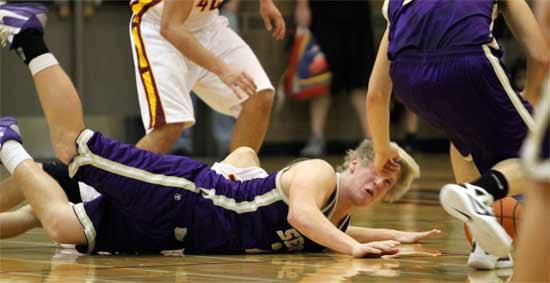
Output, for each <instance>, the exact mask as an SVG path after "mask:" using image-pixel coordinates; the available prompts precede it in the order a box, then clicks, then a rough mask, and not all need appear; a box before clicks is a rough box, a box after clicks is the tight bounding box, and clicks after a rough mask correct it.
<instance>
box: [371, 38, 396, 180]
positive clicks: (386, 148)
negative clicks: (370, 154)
mask: <svg viewBox="0 0 550 283" xmlns="http://www.w3.org/2000/svg"><path fill="white" fill-rule="evenodd" d="M388 44H389V42H388V30H387V29H386V32H385V33H384V36H383V37H382V41H381V42H380V48H379V49H378V54H377V55H376V61H375V62H374V67H373V70H372V74H371V77H370V80H369V89H368V92H367V105H366V108H367V114H368V115H367V121H368V124H369V129H370V131H371V136H372V141H373V145H374V151H375V152H376V155H375V156H376V157H375V166H376V171H377V172H378V173H380V174H382V175H390V174H391V172H392V171H394V170H397V169H398V166H399V165H397V163H396V162H395V161H394V159H397V158H398V156H399V154H398V152H397V150H396V149H395V148H392V147H391V146H390V110H389V108H390V97H391V91H392V87H393V84H392V81H391V78H390V61H389V60H388V55H387V54H388ZM396 166H397V168H396Z"/></svg>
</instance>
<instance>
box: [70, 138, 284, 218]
mask: <svg viewBox="0 0 550 283" xmlns="http://www.w3.org/2000/svg"><path fill="white" fill-rule="evenodd" d="M93 135H94V132H93V131H91V130H89V129H86V130H84V131H82V133H81V134H80V136H79V137H78V139H77V145H78V153H79V155H78V156H76V157H75V159H74V160H73V162H71V164H70V165H69V175H70V176H71V178H72V177H73V176H74V175H75V174H76V172H77V171H78V169H79V168H80V167H81V166H84V165H91V166H93V167H96V168H99V169H101V170H104V171H107V172H110V173H113V174H115V175H119V176H124V177H126V178H129V179H135V180H139V181H142V182H144V183H149V184H155V185H160V186H165V187H173V188H180V189H183V190H187V191H191V192H194V193H200V195H201V196H202V197H203V198H206V199H210V200H212V202H213V204H214V205H216V206H219V207H222V208H224V209H227V210H231V211H233V212H236V213H239V214H241V213H247V212H254V211H256V210H257V209H258V208H260V207H263V206H268V205H270V204H273V203H275V202H277V201H279V200H282V199H283V198H282V196H281V193H280V191H279V190H278V189H277V188H273V189H271V190H270V191H269V192H266V193H264V194H262V195H257V196H256V197H255V198H254V199H253V200H252V201H241V202H237V201H236V200H235V199H232V198H228V197H226V196H224V195H216V190H215V189H206V188H200V187H196V186H195V183H193V182H191V181H189V180H187V179H185V178H182V177H176V176H167V175H163V174H154V173H151V172H148V171H145V170H143V169H138V168H134V167H131V166H128V165H124V164H121V163H118V162H115V161H112V160H109V159H106V158H104V157H101V156H99V155H96V154H94V153H93V152H92V151H91V150H90V149H89V148H88V145H87V143H88V140H90V138H91V137H92V136H93Z"/></svg>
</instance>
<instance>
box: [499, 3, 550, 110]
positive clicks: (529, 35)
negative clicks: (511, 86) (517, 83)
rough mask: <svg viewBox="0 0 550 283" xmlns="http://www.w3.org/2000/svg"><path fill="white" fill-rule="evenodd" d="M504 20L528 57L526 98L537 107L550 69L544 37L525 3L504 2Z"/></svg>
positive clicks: (549, 56)
mask: <svg viewBox="0 0 550 283" xmlns="http://www.w3.org/2000/svg"><path fill="white" fill-rule="evenodd" d="M503 14H504V18H505V19H506V23H507V24H508V26H509V27H510V30H511V31H512V33H513V34H514V37H515V38H516V39H517V40H518V42H519V43H520V44H521V46H522V48H523V50H524V51H525V55H526V56H527V81H526V84H525V98H526V99H527V100H528V101H529V102H530V103H531V104H532V105H536V103H537V102H538V98H539V95H540V93H541V92H542V87H543V82H544V79H545V76H546V74H547V72H548V69H549V68H550V55H549V52H548V46H547V45H546V42H545V38H544V35H543V33H542V31H541V29H540V27H539V25H538V23H537V21H536V19H535V17H534V15H533V13H532V12H531V9H530V8H529V6H528V5H527V3H526V2H525V1H518V0H508V1H506V2H504V9H503Z"/></svg>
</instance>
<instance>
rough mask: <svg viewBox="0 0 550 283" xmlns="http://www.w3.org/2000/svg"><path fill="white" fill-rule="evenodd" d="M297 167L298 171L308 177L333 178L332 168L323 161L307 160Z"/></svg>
mask: <svg viewBox="0 0 550 283" xmlns="http://www.w3.org/2000/svg"><path fill="white" fill-rule="evenodd" d="M298 166H299V168H297V169H299V170H300V171H303V172H306V173H307V174H308V175H319V176H325V177H331V176H335V173H336V172H335V171H334V167H332V165H330V163H328V162H327V161H325V160H323V159H308V160H304V161H301V162H300V164H297V167H298Z"/></svg>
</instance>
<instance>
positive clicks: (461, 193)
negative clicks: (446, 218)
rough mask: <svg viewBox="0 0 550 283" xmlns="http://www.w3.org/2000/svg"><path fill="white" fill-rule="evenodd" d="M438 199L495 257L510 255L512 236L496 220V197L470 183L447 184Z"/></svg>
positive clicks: (482, 246)
mask: <svg viewBox="0 0 550 283" xmlns="http://www.w3.org/2000/svg"><path fill="white" fill-rule="evenodd" d="M439 201H440V202H441V206H443V208H444V209H445V210H446V211H447V213H449V214H450V215H451V216H454V217H455V218H458V219H459V220H461V221H462V222H464V223H466V225H468V228H470V231H471V232H472V236H473V238H474V239H476V242H477V244H478V245H479V246H481V248H483V249H484V250H485V251H487V252H489V253H490V254H492V255H495V256H499V257H506V256H508V253H509V252H510V251H511V250H512V239H511V238H510V236H508V233H506V231H505V230H504V228H502V226H501V225H500V224H499V223H498V221H497V220H496V218H495V216H494V214H493V208H492V205H493V196H492V195H490V194H489V193H487V191H485V190H484V189H483V188H481V187H478V186H474V185H471V184H468V183H465V184H464V185H457V184H447V185H445V186H443V188H442V189H441V192H440V193H439Z"/></svg>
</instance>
